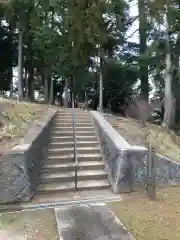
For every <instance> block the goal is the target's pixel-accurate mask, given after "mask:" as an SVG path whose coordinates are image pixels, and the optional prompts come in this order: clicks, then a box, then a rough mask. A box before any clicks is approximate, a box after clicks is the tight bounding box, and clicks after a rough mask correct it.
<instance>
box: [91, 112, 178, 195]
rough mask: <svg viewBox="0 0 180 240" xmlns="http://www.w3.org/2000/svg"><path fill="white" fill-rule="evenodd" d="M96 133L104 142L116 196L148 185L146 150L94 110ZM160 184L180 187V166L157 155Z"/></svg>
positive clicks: (110, 177) (156, 165)
mask: <svg viewBox="0 0 180 240" xmlns="http://www.w3.org/2000/svg"><path fill="white" fill-rule="evenodd" d="M91 113H92V117H93V120H94V126H95V129H96V134H97V136H98V138H99V141H100V143H101V151H102V154H103V156H104V161H105V166H106V171H107V173H108V178H109V181H110V183H111V185H112V189H113V192H114V193H124V192H131V191H132V190H133V188H135V187H143V188H144V187H145V186H146V182H147V149H146V148H144V147H136V146H134V147H133V146H130V145H129V144H128V143H127V142H126V141H125V140H124V138H122V137H121V136H120V135H119V134H118V133H117V132H116V131H115V129H114V128H113V127H112V126H111V125H110V123H109V122H107V121H106V120H105V118H104V117H103V116H102V115H101V114H100V113H98V112H95V111H92V112H91ZM155 169H156V182H157V184H158V185H164V184H171V185H176V184H180V164H179V163H177V162H174V161H171V160H170V159H168V158H166V157H164V156H160V155H157V156H156V160H155Z"/></svg>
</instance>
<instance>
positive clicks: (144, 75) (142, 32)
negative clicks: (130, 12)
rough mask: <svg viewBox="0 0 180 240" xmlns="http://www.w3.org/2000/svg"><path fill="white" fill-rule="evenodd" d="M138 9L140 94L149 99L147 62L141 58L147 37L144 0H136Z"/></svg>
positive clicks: (144, 50) (145, 47)
mask: <svg viewBox="0 0 180 240" xmlns="http://www.w3.org/2000/svg"><path fill="white" fill-rule="evenodd" d="M138 10H139V38H140V39H139V40H140V59H139V66H140V79H141V96H142V98H143V99H144V100H146V101H148V99H149V82H148V64H147V63H146V61H145V59H144V58H143V59H142V55H143V54H145V52H146V49H147V39H146V35H147V33H146V30H147V24H146V15H145V2H144V0H138Z"/></svg>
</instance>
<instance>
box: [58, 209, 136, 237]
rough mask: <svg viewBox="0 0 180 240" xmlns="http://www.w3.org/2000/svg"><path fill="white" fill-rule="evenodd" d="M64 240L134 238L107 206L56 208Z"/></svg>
mask: <svg viewBox="0 0 180 240" xmlns="http://www.w3.org/2000/svg"><path fill="white" fill-rule="evenodd" d="M55 213H56V220H57V226H58V230H59V234H60V239H62V240H132V239H133V238H132V236H131V235H130V234H129V233H128V232H127V230H126V229H125V228H124V227H123V225H122V224H121V222H120V221H119V220H118V219H117V218H116V217H115V215H114V214H113V213H112V212H111V211H110V209H109V208H108V206H107V205H105V204H101V205H82V206H73V207H64V208H56V209H55Z"/></svg>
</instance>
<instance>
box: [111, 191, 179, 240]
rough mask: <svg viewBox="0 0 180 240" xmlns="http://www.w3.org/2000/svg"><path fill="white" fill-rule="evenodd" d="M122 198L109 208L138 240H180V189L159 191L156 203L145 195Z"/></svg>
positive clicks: (134, 194) (139, 194)
mask: <svg viewBox="0 0 180 240" xmlns="http://www.w3.org/2000/svg"><path fill="white" fill-rule="evenodd" d="M122 198H123V201H121V202H112V203H108V205H109V207H110V208H111V210H112V211H113V212H114V213H115V214H116V215H117V217H118V218H119V219H120V220H121V221H122V222H123V223H124V225H125V226H126V227H127V228H128V230H129V231H130V232H131V234H132V235H133V237H134V238H135V239H136V240H179V239H180V224H179V223H180V208H179V206H180V187H169V188H166V189H165V188H159V189H157V200H156V201H150V200H148V198H147V196H146V194H145V193H144V192H141V193H139V192H135V193H132V194H127V195H124V196H122Z"/></svg>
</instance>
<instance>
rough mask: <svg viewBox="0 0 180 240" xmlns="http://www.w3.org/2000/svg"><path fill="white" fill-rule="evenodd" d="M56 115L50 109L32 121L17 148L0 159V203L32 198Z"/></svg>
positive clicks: (54, 111)
mask: <svg viewBox="0 0 180 240" xmlns="http://www.w3.org/2000/svg"><path fill="white" fill-rule="evenodd" d="M55 114H56V109H49V110H48V111H47V112H46V113H45V114H44V116H43V117H42V118H41V119H39V120H36V121H34V123H33V124H32V125H31V127H30V128H29V130H28V132H27V133H26V135H25V136H24V138H22V139H21V141H20V144H18V145H16V146H15V147H14V148H13V149H12V150H11V151H9V152H8V153H6V154H5V155H2V156H0V203H14V202H22V201H28V200H30V199H31V198H32V197H33V195H34V194H35V192H36V188H37V185H38V183H39V176H40V169H41V166H42V165H43V162H44V161H45V160H46V158H47V154H48V143H49V135H50V131H51V124H52V122H53V119H54V117H55Z"/></svg>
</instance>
